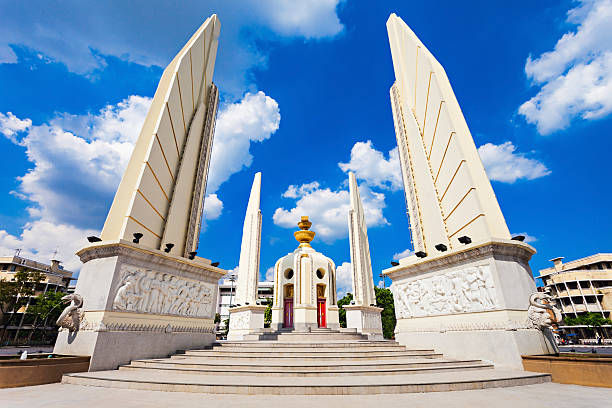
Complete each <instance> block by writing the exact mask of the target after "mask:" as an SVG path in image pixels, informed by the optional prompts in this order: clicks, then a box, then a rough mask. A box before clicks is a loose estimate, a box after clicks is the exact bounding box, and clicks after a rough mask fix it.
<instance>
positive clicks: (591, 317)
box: [563, 312, 612, 331]
mask: <svg viewBox="0 0 612 408" xmlns="http://www.w3.org/2000/svg"><path fill="white" fill-rule="evenodd" d="M563 322H564V323H565V325H566V326H587V327H588V328H590V329H592V330H597V331H599V330H598V329H599V328H600V327H601V326H603V325H608V324H609V325H612V320H610V319H606V318H605V317H603V316H602V315H601V314H600V313H593V312H589V313H584V314H581V315H578V317H571V316H566V317H565V318H564V319H563Z"/></svg>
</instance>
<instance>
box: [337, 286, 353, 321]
mask: <svg viewBox="0 0 612 408" xmlns="http://www.w3.org/2000/svg"><path fill="white" fill-rule="evenodd" d="M352 300H353V294H352V293H347V294H346V295H344V297H343V298H342V299H340V300H339V301H338V308H339V309H338V315H339V320H340V327H344V328H346V310H344V308H343V307H342V306H345V305H350V304H351V301H352Z"/></svg>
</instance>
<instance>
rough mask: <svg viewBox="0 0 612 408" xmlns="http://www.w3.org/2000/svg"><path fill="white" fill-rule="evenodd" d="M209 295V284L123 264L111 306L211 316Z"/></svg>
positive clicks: (210, 296) (204, 316)
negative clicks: (127, 266) (131, 267)
mask: <svg viewBox="0 0 612 408" xmlns="http://www.w3.org/2000/svg"><path fill="white" fill-rule="evenodd" d="M212 295H213V289H212V288H211V287H210V286H209V285H205V284H202V283H199V282H196V281H191V280H186V279H181V278H178V277H177V276H174V275H170V274H166V273H160V272H154V271H151V270H142V269H127V268H126V270H125V271H124V272H123V276H122V278H121V281H120V282H119V289H117V293H116V295H115V299H114V301H113V310H122V311H130V312H140V313H154V314H168V315H180V316H190V317H203V318H210V317H211V315H212V306H213V304H212V303H213V301H212Z"/></svg>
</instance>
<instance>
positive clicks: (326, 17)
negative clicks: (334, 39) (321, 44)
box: [254, 0, 344, 38]
mask: <svg viewBox="0 0 612 408" xmlns="http://www.w3.org/2000/svg"><path fill="white" fill-rule="evenodd" d="M339 3H340V0H301V1H294V0H272V1H268V2H259V1H256V2H254V4H261V5H262V8H261V9H260V12H261V19H262V20H263V21H264V22H266V23H267V25H269V26H270V27H271V28H272V29H273V30H274V31H275V32H277V33H279V34H282V35H286V36H300V37H305V38H324V37H330V36H334V35H336V34H338V33H340V32H341V31H342V29H343V28H344V27H343V26H342V23H340V19H338V15H337V14H336V7H337V6H338V4H339ZM266 6H267V7H266Z"/></svg>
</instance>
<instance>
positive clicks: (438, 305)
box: [383, 239, 556, 369]
mask: <svg viewBox="0 0 612 408" xmlns="http://www.w3.org/2000/svg"><path fill="white" fill-rule="evenodd" d="M534 253H535V249H533V247H531V246H530V245H528V244H525V243H523V242H519V241H512V240H500V239H495V240H492V241H488V242H481V243H473V244H470V245H466V246H465V247H461V248H460V249H456V250H453V251H448V252H444V253H439V254H438V255H434V256H431V257H427V258H424V259H421V260H418V259H417V258H416V257H410V258H406V259H403V260H401V261H400V265H399V266H396V267H393V268H390V269H387V270H385V271H383V273H384V274H386V275H387V276H389V277H390V278H391V280H392V281H393V284H392V285H391V290H392V291H393V297H394V302H395V313H396V317H397V325H396V328H395V335H396V340H397V341H398V342H400V343H401V344H403V345H406V346H407V347H409V348H426V349H432V348H433V349H435V350H436V351H437V352H439V353H444V354H445V355H447V356H449V357H454V358H463V359H466V358H474V359H484V360H489V361H492V362H493V363H495V365H496V366H500V367H509V368H510V367H511V368H516V369H522V361H521V355H536V354H549V353H554V352H555V350H556V347H555V345H554V343H553V342H551V337H549V336H547V335H546V334H547V332H543V331H542V330H540V328H538V327H537V326H534V324H533V323H532V322H531V321H530V319H529V318H528V310H529V307H530V306H529V296H530V295H531V294H532V293H535V292H536V291H537V290H536V286H535V282H534V280H533V277H532V275H531V269H530V268H529V263H528V262H529V259H530V258H531V256H532V255H533V254H534Z"/></svg>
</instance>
